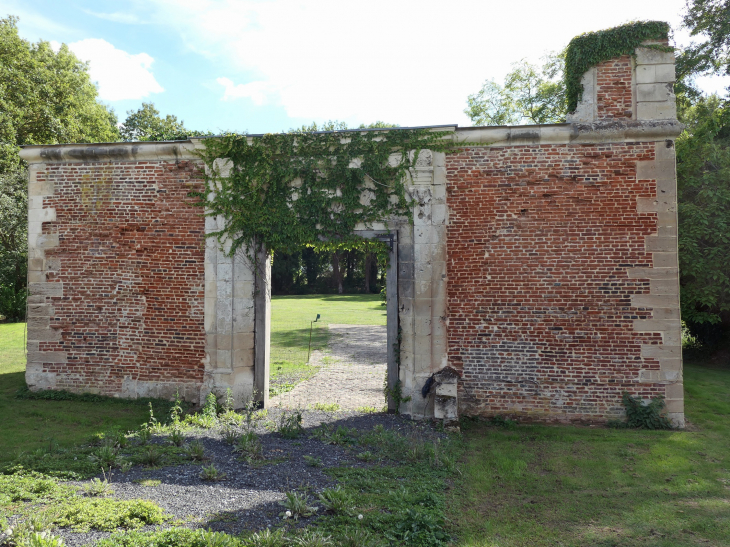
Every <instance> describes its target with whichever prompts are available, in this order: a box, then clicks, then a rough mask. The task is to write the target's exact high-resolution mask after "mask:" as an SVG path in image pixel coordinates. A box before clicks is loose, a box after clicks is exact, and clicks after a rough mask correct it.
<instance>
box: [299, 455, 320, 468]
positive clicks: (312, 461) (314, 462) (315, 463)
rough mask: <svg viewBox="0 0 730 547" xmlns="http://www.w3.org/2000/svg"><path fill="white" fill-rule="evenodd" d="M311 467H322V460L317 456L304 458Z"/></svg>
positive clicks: (305, 456)
mask: <svg viewBox="0 0 730 547" xmlns="http://www.w3.org/2000/svg"><path fill="white" fill-rule="evenodd" d="M302 458H303V459H304V461H305V462H306V463H307V465H308V466H309V467H322V458H319V457H317V456H307V455H304V456H302Z"/></svg>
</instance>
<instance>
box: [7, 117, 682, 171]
mask: <svg viewBox="0 0 730 547" xmlns="http://www.w3.org/2000/svg"><path fill="white" fill-rule="evenodd" d="M683 129H684V125H682V124H681V123H679V122H678V121H676V120H646V121H608V122H606V121H603V122H594V123H564V124H546V125H520V126H494V127H459V128H455V131H454V133H453V135H454V136H453V139H454V142H456V143H464V144H467V145H468V144H473V145H476V146H524V145H540V144H599V143H609V142H634V141H645V142H651V141H661V140H665V139H673V138H676V137H677V136H678V135H679V134H680V133H681V132H682V130H683ZM203 147H204V145H203V143H202V139H197V138H196V139H189V140H187V141H169V142H116V143H93V144H47V145H31V146H24V147H23V148H22V149H21V151H20V157H21V158H22V159H23V160H25V161H27V162H28V163H70V162H76V163H89V162H115V161H118V162H127V161H130V162H131V161H182V160H195V159H198V155H197V153H196V151H197V150H199V149H201V148H203Z"/></svg>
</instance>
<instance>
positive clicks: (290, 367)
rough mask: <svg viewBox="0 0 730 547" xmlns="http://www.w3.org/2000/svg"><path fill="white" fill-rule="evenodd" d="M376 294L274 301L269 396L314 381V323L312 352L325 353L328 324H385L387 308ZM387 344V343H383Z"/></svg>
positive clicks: (290, 298) (305, 296)
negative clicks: (310, 361) (310, 358)
mask: <svg viewBox="0 0 730 547" xmlns="http://www.w3.org/2000/svg"><path fill="white" fill-rule="evenodd" d="M381 302H382V301H381V299H380V295H377V294H314V295H296V296H274V297H272V298H271V369H270V377H269V386H270V387H269V395H271V396H274V395H278V394H280V393H285V392H287V391H290V390H291V389H293V388H294V386H295V385H296V384H298V383H299V382H302V381H304V380H307V379H308V378H311V377H312V375H314V374H315V373H316V372H317V367H315V366H310V365H309V364H307V354H308V348H309V330H310V325H312V324H311V322H312V321H314V319H315V318H316V317H317V314H319V315H320V319H319V320H318V321H317V322H316V323H314V324H313V325H312V327H313V328H312V352H314V351H326V348H327V343H328V342H329V333H328V330H327V325H328V324H330V323H341V324H348V325H385V324H386V319H387V317H386V311H385V306H383V305H381ZM383 343H385V341H383Z"/></svg>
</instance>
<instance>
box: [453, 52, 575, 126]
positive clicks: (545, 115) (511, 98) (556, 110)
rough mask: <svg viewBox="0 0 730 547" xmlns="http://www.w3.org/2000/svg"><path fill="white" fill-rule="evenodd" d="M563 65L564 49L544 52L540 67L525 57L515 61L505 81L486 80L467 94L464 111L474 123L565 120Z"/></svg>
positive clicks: (513, 123) (507, 123)
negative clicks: (501, 83)
mask: <svg viewBox="0 0 730 547" xmlns="http://www.w3.org/2000/svg"><path fill="white" fill-rule="evenodd" d="M564 66H565V53H564V52H563V53H559V54H555V53H553V54H549V55H547V56H545V58H544V62H543V64H542V66H541V67H538V66H535V65H532V64H530V63H528V62H527V61H525V60H524V59H523V60H522V61H520V62H518V63H514V64H513V65H512V67H513V68H512V70H511V71H510V72H509V73H508V74H507V76H506V77H505V79H504V85H500V84H498V83H496V82H495V81H494V80H487V81H486V82H484V85H483V86H482V89H481V90H480V91H479V92H478V93H475V94H474V95H469V97H468V98H467V108H466V110H464V113H465V114H466V115H467V116H469V118H471V121H472V122H474V124H475V125H517V124H522V123H537V124H542V123H560V122H564V121H565V83H564V82H563V69H564Z"/></svg>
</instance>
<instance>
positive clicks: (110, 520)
mask: <svg viewBox="0 0 730 547" xmlns="http://www.w3.org/2000/svg"><path fill="white" fill-rule="evenodd" d="M58 511H59V514H58V517H57V518H56V519H55V524H56V525H57V526H62V527H69V528H71V529H72V530H74V531H75V532H89V531H91V530H92V529H93V530H101V531H104V532H111V531H112V530H115V529H116V528H131V529H135V528H141V527H142V526H146V525H150V524H162V523H163V522H165V521H167V520H169V518H170V517H169V516H168V515H166V514H165V512H164V511H163V510H162V508H161V507H160V506H159V505H157V504H155V503H153V502H151V501H146V500H129V501H128V500H116V499H94V500H85V499H82V500H79V501H73V502H69V503H65V504H63V505H61V506H60V507H59V508H58Z"/></svg>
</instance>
